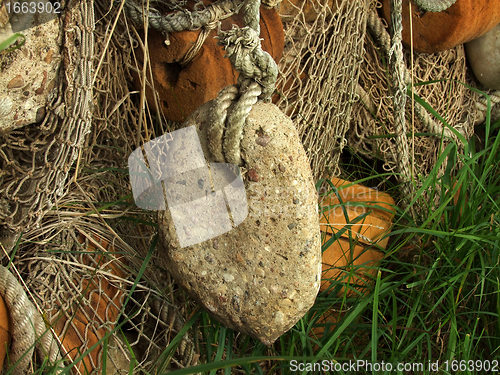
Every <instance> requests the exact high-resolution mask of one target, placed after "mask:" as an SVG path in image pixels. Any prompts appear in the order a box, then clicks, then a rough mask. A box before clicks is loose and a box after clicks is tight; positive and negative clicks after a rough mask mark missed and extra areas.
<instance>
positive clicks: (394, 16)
mask: <svg viewBox="0 0 500 375" xmlns="http://www.w3.org/2000/svg"><path fill="white" fill-rule="evenodd" d="M391 9H392V11H391V21H392V22H391V23H392V33H393V35H392V45H391V48H390V50H389V64H390V66H391V73H392V74H391V78H392V86H393V90H394V99H393V102H394V112H395V114H394V127H395V129H396V147H397V150H398V152H397V155H396V159H397V162H398V169H399V172H400V175H399V180H400V182H401V183H402V188H403V193H404V195H405V196H406V197H412V196H413V195H412V194H411V193H412V190H411V184H409V181H410V178H411V171H410V169H409V167H408V166H409V165H410V161H409V152H408V139H407V136H406V118H405V115H406V84H405V72H406V66H405V64H404V58H403V37H402V32H403V20H402V12H403V4H402V0H391Z"/></svg>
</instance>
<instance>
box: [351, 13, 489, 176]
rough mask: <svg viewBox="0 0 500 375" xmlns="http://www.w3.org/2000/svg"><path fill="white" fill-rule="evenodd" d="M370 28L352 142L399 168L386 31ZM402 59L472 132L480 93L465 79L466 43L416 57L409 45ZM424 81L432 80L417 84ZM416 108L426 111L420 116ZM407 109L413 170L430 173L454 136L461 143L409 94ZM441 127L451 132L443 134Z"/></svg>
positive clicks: (454, 121) (418, 89)
mask: <svg viewBox="0 0 500 375" xmlns="http://www.w3.org/2000/svg"><path fill="white" fill-rule="evenodd" d="M374 5H375V4H374ZM372 12H375V6H372ZM377 21H378V22H381V21H380V20H377ZM371 31H372V34H371V37H367V38H365V50H366V53H365V55H364V61H363V64H362V66H361V75H360V79H359V92H360V97H361V101H359V102H357V103H355V104H354V109H353V121H352V129H351V130H352V131H350V132H349V135H348V140H349V142H348V143H349V147H350V148H352V149H353V150H354V151H355V152H357V153H359V154H361V155H364V156H365V157H368V158H372V157H377V158H379V159H381V160H382V161H383V162H384V169H385V170H386V171H388V172H394V173H400V171H399V170H398V155H400V154H401V153H402V152H404V151H403V150H402V149H401V147H400V146H398V145H397V142H396V137H395V134H396V133H397V131H396V128H395V125H394V123H395V119H394V105H393V98H392V91H393V88H392V87H391V81H390V79H389V76H390V69H389V67H388V66H387V65H386V63H387V61H388V56H387V52H388V48H387V46H384V45H383V44H384V40H383V37H381V35H380V34H378V35H377V30H376V28H375V30H374V28H371ZM404 61H405V67H406V69H407V71H408V74H409V76H410V77H411V76H413V84H414V85H416V86H414V92H415V93H416V94H417V95H418V96H420V97H421V98H422V99H423V100H425V101H426V102H427V103H428V104H429V105H430V106H431V107H432V108H434V109H435V110H436V111H437V113H439V114H440V115H441V116H442V117H443V118H444V119H445V120H446V121H447V123H448V124H449V125H451V126H452V127H453V128H454V129H455V130H457V131H458V132H459V133H460V134H462V135H463V136H464V137H465V138H469V137H470V136H471V135H472V134H473V132H474V124H475V120H476V116H477V114H476V110H475V108H476V106H475V103H476V102H477V101H478V99H479V97H478V95H477V94H476V93H475V92H473V91H472V90H470V89H468V88H467V87H466V86H464V85H463V84H462V83H465V82H468V81H469V76H468V74H467V67H466V60H465V52H464V48H463V46H462V45H460V46H457V47H455V48H454V49H451V50H448V51H444V52H441V53H435V54H417V53H415V54H414V55H413V60H412V56H411V53H410V51H409V50H408V49H405V51H404ZM425 82H427V83H428V84H424V85H418V84H420V83H425ZM460 82H462V83H460ZM408 83H409V82H408ZM418 111H420V113H422V114H423V115H424V116H425V117H424V116H418V115H417V112H418ZM405 112H406V116H405V117H406V123H407V132H408V134H407V138H408V153H409V155H408V160H411V166H412V168H413V170H412V174H413V176H417V175H419V174H421V175H423V176H428V175H429V173H430V171H431V170H432V169H433V168H434V167H435V165H436V161H437V158H438V157H439V150H441V149H443V147H445V146H446V145H447V144H448V143H449V142H450V141H455V142H457V144H458V145H460V142H458V139H457V137H456V136H455V135H454V134H453V133H452V132H450V131H449V130H448V129H446V128H443V127H442V125H441V123H439V121H438V120H437V119H435V118H434V117H432V116H430V115H429V114H427V113H426V112H425V111H422V110H421V108H420V107H419V108H417V107H416V104H415V103H412V101H411V100H407V102H406V111H405ZM436 124H439V125H436ZM442 133H443V134H444V135H446V136H447V137H449V138H444V139H442V137H441V136H442ZM444 168H445V165H443V167H442V168H441V169H440V172H441V173H442V172H443V170H444ZM407 177H410V176H407Z"/></svg>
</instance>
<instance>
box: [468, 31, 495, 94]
mask: <svg viewBox="0 0 500 375" xmlns="http://www.w3.org/2000/svg"><path fill="white" fill-rule="evenodd" d="M465 52H466V53H467V60H468V61H469V64H470V66H471V68H472V71H473V72H474V75H475V76H476V78H477V80H478V81H479V82H481V83H482V84H483V85H484V86H486V87H487V88H488V89H493V90H500V24H498V25H497V26H495V27H494V28H493V29H492V30H490V31H488V32H487V33H486V34H484V35H483V36H481V37H479V38H477V39H474V40H473V41H471V42H469V43H465Z"/></svg>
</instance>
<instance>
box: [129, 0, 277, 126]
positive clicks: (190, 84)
mask: <svg viewBox="0 0 500 375" xmlns="http://www.w3.org/2000/svg"><path fill="white" fill-rule="evenodd" d="M209 3H210V1H208V0H206V1H205V5H207V4H209ZM233 24H235V25H238V26H240V27H243V26H244V20H243V12H240V13H239V14H236V15H233V16H231V17H229V18H226V19H224V20H222V21H221V29H222V30H230V29H231V28H232V25H233ZM260 30H261V35H260V37H261V38H262V39H263V40H262V49H263V50H264V51H266V52H268V53H269V54H270V55H271V56H272V57H273V59H274V60H275V61H279V60H280V59H281V55H282V54H283V48H284V44H285V36H284V31H283V25H282V24H281V20H280V17H279V15H278V13H277V12H276V10H274V9H270V8H267V7H265V6H261V8H260ZM200 33H201V31H200V30H197V31H181V32H176V33H171V34H169V40H170V45H168V46H167V45H166V44H165V37H164V36H163V34H161V33H159V32H157V31H154V30H151V29H150V30H149V31H148V48H149V58H150V61H151V70H152V78H153V85H154V91H153V88H152V85H151V83H148V84H147V85H146V99H147V101H148V104H149V105H150V107H151V108H156V104H155V103H156V101H155V95H154V93H155V92H156V93H157V95H158V104H159V109H160V110H161V112H162V113H163V115H164V116H165V117H166V118H167V119H169V120H172V121H175V122H183V121H184V120H185V119H186V118H187V117H188V116H189V115H190V114H191V113H192V112H194V110H195V109H197V108H198V107H199V106H201V105H202V104H204V103H206V102H208V101H210V100H212V99H215V97H216V96H217V94H218V93H219V91H220V90H222V89H223V88H224V87H227V86H230V85H234V84H235V83H236V82H237V79H238V75H239V73H238V72H237V71H235V70H234V69H233V67H232V65H231V62H230V61H229V59H227V58H224V55H225V54H226V52H225V51H224V49H223V48H222V47H221V46H220V45H218V44H217V39H215V38H214V37H215V36H216V35H217V32H216V30H212V31H211V32H210V34H209V35H208V37H207V38H206V39H205V42H204V43H203V45H202V46H201V48H200V50H199V51H198V53H197V54H196V56H195V57H194V58H193V59H192V60H191V62H189V63H187V64H185V63H184V62H183V59H184V57H185V55H186V53H187V52H188V51H189V50H190V48H191V47H192V46H193V45H194V44H195V43H196V41H197V39H198V35H199V34H200ZM137 56H138V60H139V66H138V68H139V70H142V64H143V62H144V60H143V59H144V56H143V53H142V52H141V53H138V54H137ZM133 75H134V81H135V86H136V88H137V89H138V90H140V89H141V88H142V84H141V82H140V80H139V76H138V74H137V73H135V72H134V73H133ZM148 77H149V73H148Z"/></svg>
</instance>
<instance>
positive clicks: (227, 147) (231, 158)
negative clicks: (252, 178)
mask: <svg viewBox="0 0 500 375" xmlns="http://www.w3.org/2000/svg"><path fill="white" fill-rule="evenodd" d="M248 81H249V82H250V83H249V85H248V88H246V89H244V90H241V89H240V91H243V94H242V95H241V97H240V99H239V100H238V102H237V103H236V104H235V105H234V108H233V110H232V111H231V113H230V114H229V115H228V127H227V130H226V138H225V139H224V153H225V155H226V159H227V161H228V163H231V164H235V165H239V166H241V165H242V164H243V160H242V159H241V151H240V144H241V139H242V138H243V127H244V126H245V122H246V119H247V117H248V115H249V113H250V111H251V110H252V107H253V105H254V104H255V103H257V100H258V97H259V95H260V94H261V93H262V88H261V86H260V85H259V84H258V83H257V82H255V81H251V80H248Z"/></svg>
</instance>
